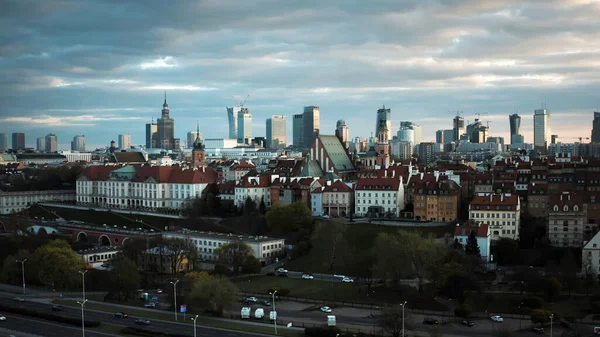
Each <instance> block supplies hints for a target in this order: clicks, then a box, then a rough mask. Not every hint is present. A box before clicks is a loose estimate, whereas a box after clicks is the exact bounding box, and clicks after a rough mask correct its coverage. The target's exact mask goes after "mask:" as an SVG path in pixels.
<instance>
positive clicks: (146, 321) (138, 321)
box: [135, 318, 150, 325]
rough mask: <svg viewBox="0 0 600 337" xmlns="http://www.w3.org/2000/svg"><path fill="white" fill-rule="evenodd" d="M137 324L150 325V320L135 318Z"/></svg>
mask: <svg viewBox="0 0 600 337" xmlns="http://www.w3.org/2000/svg"><path fill="white" fill-rule="evenodd" d="M135 324H140V325H150V320H149V319H147V318H138V319H136V320H135Z"/></svg>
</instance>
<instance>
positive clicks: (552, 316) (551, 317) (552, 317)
mask: <svg viewBox="0 0 600 337" xmlns="http://www.w3.org/2000/svg"><path fill="white" fill-rule="evenodd" d="M553 319H554V314H552V315H550V337H552V320H553Z"/></svg>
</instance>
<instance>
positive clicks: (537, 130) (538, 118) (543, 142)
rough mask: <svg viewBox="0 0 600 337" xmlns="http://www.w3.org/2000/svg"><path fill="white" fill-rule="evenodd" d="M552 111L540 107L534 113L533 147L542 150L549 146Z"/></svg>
mask: <svg viewBox="0 0 600 337" xmlns="http://www.w3.org/2000/svg"><path fill="white" fill-rule="evenodd" d="M550 134H551V128H550V112H549V111H548V110H546V109H538V110H535V111H534V115H533V147H534V148H535V149H536V150H538V151H541V152H545V151H546V149H547V148H548V140H550Z"/></svg>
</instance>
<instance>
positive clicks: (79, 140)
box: [71, 135, 85, 152]
mask: <svg viewBox="0 0 600 337" xmlns="http://www.w3.org/2000/svg"><path fill="white" fill-rule="evenodd" d="M71 151H79V152H85V136H80V135H77V136H75V137H73V141H71Z"/></svg>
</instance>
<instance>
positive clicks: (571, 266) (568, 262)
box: [560, 250, 579, 296]
mask: <svg viewBox="0 0 600 337" xmlns="http://www.w3.org/2000/svg"><path fill="white" fill-rule="evenodd" d="M578 271H579V269H578V268H577V262H576V261H575V256H573V253H572V252H571V250H567V251H566V252H565V254H564V255H563V257H562V258H561V259H560V278H561V281H562V284H563V286H564V288H565V289H566V290H568V291H569V296H571V291H572V290H574V289H576V287H577V272H578Z"/></svg>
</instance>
